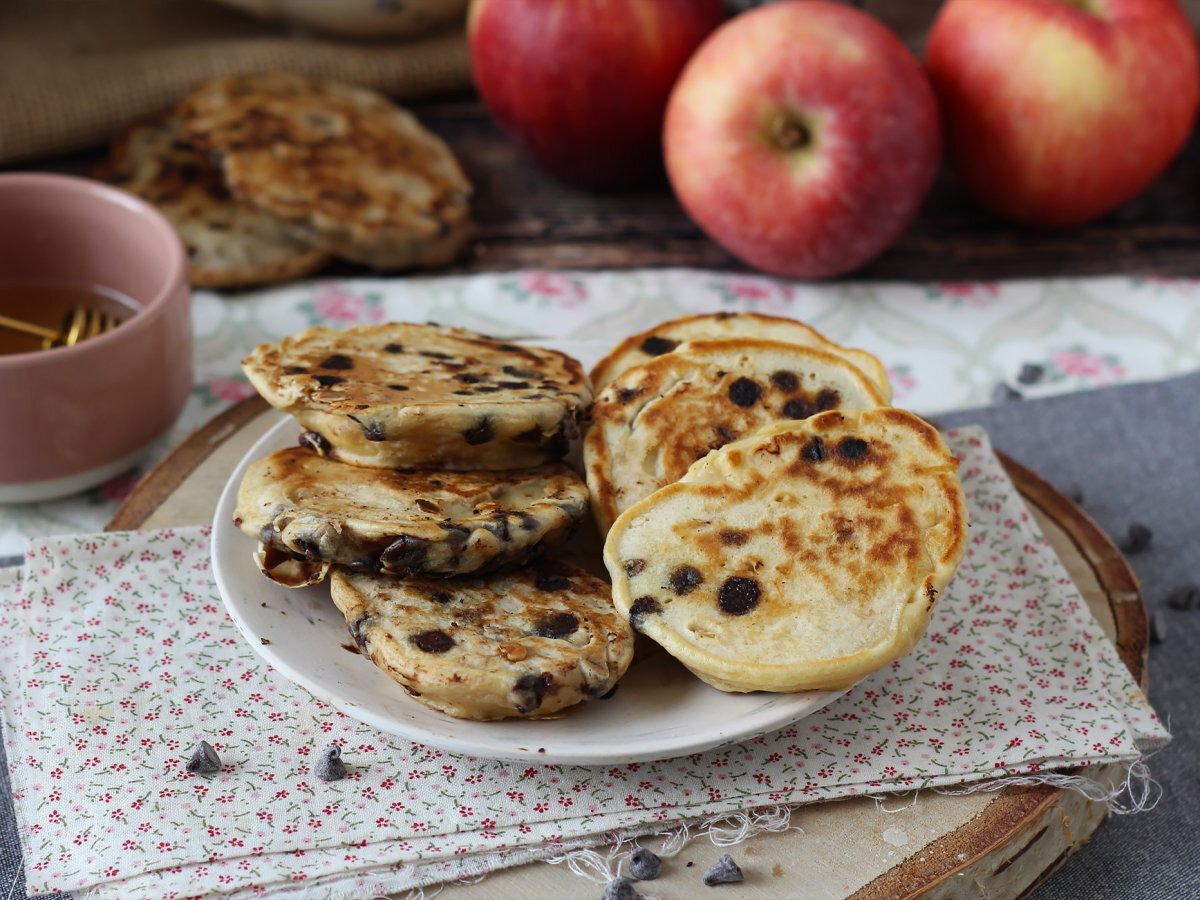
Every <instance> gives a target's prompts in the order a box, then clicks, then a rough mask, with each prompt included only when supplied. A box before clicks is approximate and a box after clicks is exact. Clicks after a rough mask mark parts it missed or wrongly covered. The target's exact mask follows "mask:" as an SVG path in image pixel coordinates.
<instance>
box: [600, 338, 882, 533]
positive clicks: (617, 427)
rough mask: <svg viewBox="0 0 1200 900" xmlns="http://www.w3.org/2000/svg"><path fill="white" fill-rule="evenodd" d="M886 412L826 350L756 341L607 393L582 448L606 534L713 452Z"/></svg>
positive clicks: (717, 347)
mask: <svg viewBox="0 0 1200 900" xmlns="http://www.w3.org/2000/svg"><path fill="white" fill-rule="evenodd" d="M882 405H885V401H884V398H883V396H882V395H881V394H880V393H879V391H878V389H877V388H876V387H875V385H874V384H873V383H872V382H871V381H869V380H868V379H867V377H866V376H865V375H863V374H862V372H861V371H859V370H858V369H857V368H856V367H854V366H852V365H851V364H850V363H848V362H846V361H845V360H843V359H841V358H839V357H836V356H832V355H830V354H828V353H824V352H822V351H820V350H813V349H811V348H806V347H800V346H797V345H795V344H783V343H778V342H774V341H762V340H754V339H750V338H731V339H729V340H724V341H702V342H698V343H694V344H685V345H683V346H681V347H679V349H677V350H675V351H674V352H671V353H667V354H665V355H663V356H660V357H658V358H657V359H654V360H651V361H650V362H647V363H645V364H643V365H640V366H635V367H634V368H631V369H628V370H626V371H625V372H623V373H622V374H621V375H619V376H618V377H617V378H616V380H614V381H613V382H611V383H610V384H609V385H608V387H606V388H605V389H604V390H603V391H601V392H600V395H599V397H597V399H596V402H595V404H593V406H592V412H591V421H590V423H589V425H588V430H587V434H586V437H585V440H584V465H585V470H586V472H587V480H588V487H589V488H590V489H591V492H592V513H593V515H594V516H595V518H596V523H597V525H598V526H599V528H600V532H601V534H603V533H604V532H605V531H607V530H608V528H609V526H610V525H612V522H613V520H614V519H616V517H617V516H618V515H619V514H620V513H621V512H622V511H623V510H625V509H628V508H629V507H630V506H632V505H633V504H635V503H637V502H638V501H639V500H641V499H643V498H645V497H648V496H649V495H650V494H651V493H653V492H654V491H656V490H658V489H659V488H661V487H664V486H665V485H668V484H671V483H672V482H674V481H678V480H679V479H680V478H682V477H683V475H684V473H685V472H687V470H688V467H689V466H691V465H692V463H694V462H695V461H696V460H697V459H700V458H701V457H703V456H704V455H705V454H707V453H708V452H709V451H711V450H714V449H716V448H717V447H721V446H723V445H724V444H727V443H729V442H731V441H735V440H737V439H738V438H740V437H744V436H746V435H748V434H751V433H752V432H754V431H756V430H758V429H759V428H761V427H763V426H764V425H768V424H770V423H772V422H777V421H779V420H781V419H802V418H805V417H807V416H810V415H813V414H815V413H818V412H822V411H825V410H829V409H847V408H850V409H854V408H857V409H862V408H870V407H874V406H882Z"/></svg>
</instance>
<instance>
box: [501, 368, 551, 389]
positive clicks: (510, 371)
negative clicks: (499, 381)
mask: <svg viewBox="0 0 1200 900" xmlns="http://www.w3.org/2000/svg"><path fill="white" fill-rule="evenodd" d="M500 371H501V372H503V373H504V374H505V375H511V376H512V377H513V378H531V379H533V380H534V381H536V380H537V379H538V378H540V377H541V373H540V372H535V371H534V370H533V369H522V368H521V367H520V366H503V367H502V368H501V369H500ZM552 386H553V385H552Z"/></svg>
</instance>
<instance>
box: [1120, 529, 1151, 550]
mask: <svg viewBox="0 0 1200 900" xmlns="http://www.w3.org/2000/svg"><path fill="white" fill-rule="evenodd" d="M1153 538H1154V532H1153V531H1151V530H1150V527H1149V526H1148V525H1144V524H1142V523H1141V522H1133V523H1131V524H1130V526H1129V534H1128V536H1127V537H1126V538H1125V540H1124V541H1123V542H1122V544H1121V549H1122V550H1124V551H1125V552H1126V553H1131V554H1132V553H1141V552H1142V551H1143V550H1145V549H1146V548H1147V547H1149V546H1150V541H1151V540H1152V539H1153Z"/></svg>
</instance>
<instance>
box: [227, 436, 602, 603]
mask: <svg viewBox="0 0 1200 900" xmlns="http://www.w3.org/2000/svg"><path fill="white" fill-rule="evenodd" d="M586 512H587V487H586V485H584V483H583V482H582V481H581V480H580V478H579V476H578V475H576V474H575V473H574V472H573V471H572V470H571V469H570V468H568V467H567V466H564V465H550V466H543V467H541V468H537V469H527V470H523V471H516V472H431V471H413V470H410V471H403V472H400V471H395V470H388V469H368V468H363V467H360V466H348V465H344V464H342V463H338V462H334V461H333V460H330V459H324V458H322V457H321V456H319V455H318V454H317V453H316V452H315V451H313V450H310V449H308V448H306V447H293V448H291V449H287V450H279V451H276V452H275V453H272V454H271V455H270V456H267V457H265V458H263V459H260V460H256V461H255V462H254V463H252V464H251V465H250V467H249V468H248V469H247V470H246V474H245V475H244V476H243V478H242V482H241V485H240V486H239V488H238V499H237V508H236V511H235V514H234V524H235V525H237V527H238V528H240V529H241V530H242V532H244V533H245V534H247V535H249V536H250V537H252V538H254V539H255V540H257V541H260V542H261V543H262V544H264V545H265V546H266V547H267V548H270V549H271V550H274V551H276V553H275V554H271V553H269V552H264V553H262V554H261V556H262V557H263V558H262V559H260V564H263V563H264V562H265V563H266V565H263V568H264V572H266V574H267V575H268V577H271V575H272V570H274V569H275V568H276V567H278V566H281V565H283V568H282V569H281V577H279V578H276V579H275V580H278V581H280V582H281V583H284V584H286V585H287V586H289V587H298V586H302V585H303V584H311V583H314V582H315V581H319V580H320V579H321V577H323V576H324V574H325V571H326V570H327V569H328V567H329V564H333V563H336V564H339V565H343V566H348V567H351V568H354V569H358V570H365V571H382V572H386V573H389V574H393V575H413V574H422V573H423V574H433V575H443V576H444V575H459V574H466V573H471V572H483V571H490V570H493V569H498V568H503V567H505V566H514V565H520V564H522V563H524V562H526V561H527V560H528V559H529V558H530V557H531V556H533V555H534V554H536V553H538V552H540V551H541V550H542V548H543V546H544V545H546V544H548V543H553V542H555V541H557V540H559V539H561V538H563V537H565V536H566V535H567V534H568V533H569V532H570V530H571V528H572V527H573V526H574V525H575V523H577V522H578V521H580V520H581V519H582V518H583V517H584V515H585V513H586ZM289 558H291V559H298V560H303V561H304V562H306V563H307V564H308V566H309V568H310V570H312V571H311V575H310V577H305V578H301V579H297V578H296V576H295V575H294V574H293V572H292V571H291V570H292V569H294V568H295V567H289V566H286V565H284V563H286V560H287V559H289ZM272 563H273V565H272ZM297 580H299V583H293V582H295V581H297Z"/></svg>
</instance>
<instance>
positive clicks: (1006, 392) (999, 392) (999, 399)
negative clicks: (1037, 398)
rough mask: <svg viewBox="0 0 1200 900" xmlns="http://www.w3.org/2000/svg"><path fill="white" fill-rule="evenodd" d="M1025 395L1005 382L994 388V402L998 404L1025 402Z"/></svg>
mask: <svg viewBox="0 0 1200 900" xmlns="http://www.w3.org/2000/svg"><path fill="white" fill-rule="evenodd" d="M1024 399H1025V395H1024V394H1022V393H1021V392H1020V391H1018V390H1017V389H1016V388H1014V387H1009V386H1008V385H1007V384H1005V383H1004V382H1003V381H1001V382H1000V383H999V384H997V385H996V386H995V387H994V388H992V402H993V403H996V404H1001V403H1013V402H1014V401H1017V400H1024Z"/></svg>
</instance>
